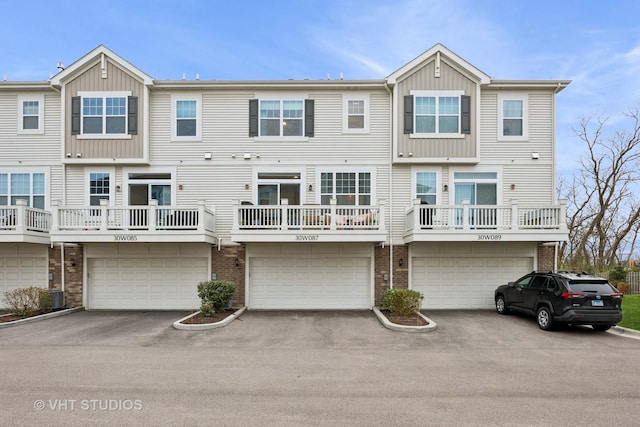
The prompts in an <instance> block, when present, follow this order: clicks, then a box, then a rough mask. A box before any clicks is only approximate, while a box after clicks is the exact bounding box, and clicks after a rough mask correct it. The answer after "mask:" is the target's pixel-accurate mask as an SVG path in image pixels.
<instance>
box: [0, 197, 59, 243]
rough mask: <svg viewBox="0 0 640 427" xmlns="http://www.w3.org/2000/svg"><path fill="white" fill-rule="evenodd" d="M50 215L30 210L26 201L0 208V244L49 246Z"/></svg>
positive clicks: (39, 210)
mask: <svg viewBox="0 0 640 427" xmlns="http://www.w3.org/2000/svg"><path fill="white" fill-rule="evenodd" d="M50 228H51V213H50V212H47V211H44V210H42V209H35V208H30V207H28V206H27V203H26V201H24V200H18V201H17V203H16V205H15V206H0V242H18V243H37V244H43V245H46V244H49V242H50V240H49V229H50Z"/></svg>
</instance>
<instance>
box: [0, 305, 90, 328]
mask: <svg viewBox="0 0 640 427" xmlns="http://www.w3.org/2000/svg"><path fill="white" fill-rule="evenodd" d="M82 310H84V307H74V308H67V309H65V310H60V311H54V312H53V313H45V314H41V315H39V316H33V317H27V318H26V319H20V320H14V321H12V322H2V323H0V329H3V328H10V327H12V326H18V325H24V324H25V323H32V322H39V321H40V320H47V319H53V318H54V317H60V316H64V315H67V314H71V313H75V312H76V311H82Z"/></svg>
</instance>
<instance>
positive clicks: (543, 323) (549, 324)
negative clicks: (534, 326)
mask: <svg viewBox="0 0 640 427" xmlns="http://www.w3.org/2000/svg"><path fill="white" fill-rule="evenodd" d="M536 319H537V321H538V326H540V329H542V330H543V331H550V330H552V329H553V316H552V315H551V311H550V310H549V309H548V308H547V307H545V306H542V307H540V308H539V309H538V313H537V315H536Z"/></svg>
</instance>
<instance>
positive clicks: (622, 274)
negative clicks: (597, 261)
mask: <svg viewBox="0 0 640 427" xmlns="http://www.w3.org/2000/svg"><path fill="white" fill-rule="evenodd" d="M609 280H611V281H612V282H613V283H618V282H625V281H626V280H627V270H625V268H624V267H623V266H621V265H616V266H615V267H613V268H612V269H611V270H609Z"/></svg>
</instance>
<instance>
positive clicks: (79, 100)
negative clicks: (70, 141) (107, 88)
mask: <svg viewBox="0 0 640 427" xmlns="http://www.w3.org/2000/svg"><path fill="white" fill-rule="evenodd" d="M78 95H79V96H74V97H73V98H71V133H72V134H73V135H81V136H83V137H86V138H123V137H129V136H128V135H133V134H136V133H137V132H138V118H137V109H138V98H137V97H134V96H131V93H130V92H78Z"/></svg>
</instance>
